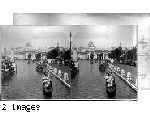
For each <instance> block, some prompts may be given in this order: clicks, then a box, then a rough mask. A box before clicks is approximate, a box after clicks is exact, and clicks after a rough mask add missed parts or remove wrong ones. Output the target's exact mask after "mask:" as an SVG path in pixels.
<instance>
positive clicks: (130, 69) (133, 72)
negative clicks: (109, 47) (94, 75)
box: [114, 63, 138, 84]
mask: <svg viewBox="0 0 150 113" xmlns="http://www.w3.org/2000/svg"><path fill="white" fill-rule="evenodd" d="M114 65H115V66H116V67H119V68H120V69H121V70H122V69H123V70H125V74H126V75H127V72H130V73H131V75H132V76H131V78H132V81H130V82H131V83H134V84H135V82H136V78H137V77H138V74H137V67H133V66H129V65H124V64H119V63H114Z"/></svg>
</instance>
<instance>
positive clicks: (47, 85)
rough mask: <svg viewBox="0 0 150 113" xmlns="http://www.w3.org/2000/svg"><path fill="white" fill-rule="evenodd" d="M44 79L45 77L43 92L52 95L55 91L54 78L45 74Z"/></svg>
mask: <svg viewBox="0 0 150 113" xmlns="http://www.w3.org/2000/svg"><path fill="white" fill-rule="evenodd" d="M42 79H43V93H45V94H50V95H51V94H52V91H53V89H52V80H51V79H50V77H49V76H48V75H47V76H44V77H43V78H42Z"/></svg>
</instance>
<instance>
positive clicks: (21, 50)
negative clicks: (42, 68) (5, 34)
mask: <svg viewBox="0 0 150 113" xmlns="http://www.w3.org/2000/svg"><path fill="white" fill-rule="evenodd" d="M56 47H59V43H57V46H56ZM54 48H55V47H49V48H47V47H45V48H41V47H39V48H34V47H32V45H31V43H30V42H27V43H26V44H25V47H16V48H13V52H14V57H16V58H17V59H28V55H29V54H31V59H35V58H36V55H37V54H39V53H41V54H42V58H43V59H45V58H46V53H47V52H48V51H51V50H52V49H54ZM59 49H60V51H65V50H68V49H69V48H64V47H59ZM11 52H12V51H11V48H10V49H9V50H8V51H6V52H5V55H7V56H8V57H10V56H11Z"/></svg>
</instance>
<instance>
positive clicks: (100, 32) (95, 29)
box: [2, 25, 137, 51]
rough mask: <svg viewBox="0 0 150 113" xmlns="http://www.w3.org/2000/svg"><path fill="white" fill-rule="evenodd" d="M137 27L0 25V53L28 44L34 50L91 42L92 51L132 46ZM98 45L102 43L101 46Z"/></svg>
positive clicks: (77, 45) (85, 45) (84, 44)
mask: <svg viewBox="0 0 150 113" xmlns="http://www.w3.org/2000/svg"><path fill="white" fill-rule="evenodd" d="M136 29H137V26H112V25H111V26H2V51H3V50H4V48H5V47H6V48H10V47H12V46H13V47H14V48H15V47H25V44H26V43H27V42H30V43H31V45H32V46H33V47H34V48H39V47H42V48H45V47H56V46H57V43H59V46H60V47H69V44H70V32H71V34H72V37H71V39H72V40H71V42H72V47H73V46H74V45H75V46H76V47H87V44H88V43H89V42H90V41H92V42H93V43H94V45H95V47H96V48H108V47H116V46H117V47H118V46H119V45H120V42H121V44H122V46H125V47H132V46H135V45H136V44H137V31H136ZM101 42H102V43H101Z"/></svg>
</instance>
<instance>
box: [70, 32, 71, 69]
mask: <svg viewBox="0 0 150 113" xmlns="http://www.w3.org/2000/svg"><path fill="white" fill-rule="evenodd" d="M70 68H71V32H70Z"/></svg>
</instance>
